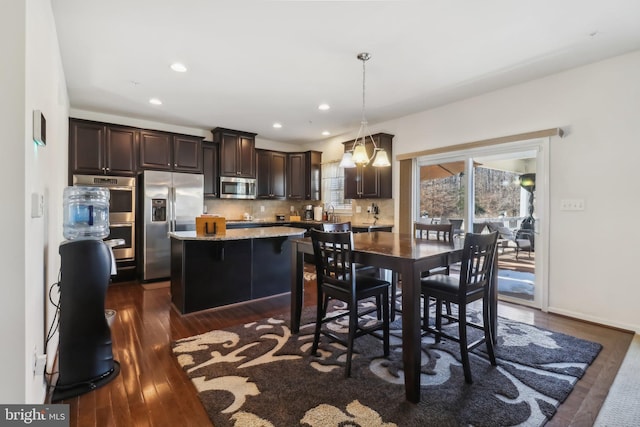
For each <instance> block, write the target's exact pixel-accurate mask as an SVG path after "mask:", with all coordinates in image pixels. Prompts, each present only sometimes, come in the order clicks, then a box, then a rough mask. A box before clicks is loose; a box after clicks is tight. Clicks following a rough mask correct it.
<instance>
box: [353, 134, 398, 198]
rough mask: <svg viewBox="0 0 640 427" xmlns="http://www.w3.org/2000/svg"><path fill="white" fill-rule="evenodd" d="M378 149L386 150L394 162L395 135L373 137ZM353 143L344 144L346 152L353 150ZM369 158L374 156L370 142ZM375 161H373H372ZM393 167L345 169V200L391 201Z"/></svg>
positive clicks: (368, 144) (369, 142)
mask: <svg viewBox="0 0 640 427" xmlns="http://www.w3.org/2000/svg"><path fill="white" fill-rule="evenodd" d="M372 137H373V140H374V141H375V143H376V145H377V146H378V148H384V150H385V151H386V152H387V156H388V157H389V160H390V161H391V160H392V151H391V148H392V140H393V135H389V134H386V133H378V134H375V135H372ZM352 146H353V141H348V142H345V143H344V148H345V151H347V150H351V147H352ZM365 148H366V149H367V154H368V155H369V157H371V156H372V155H373V151H374V150H373V144H372V143H371V141H370V140H368V141H367V142H366V143H365ZM372 161H373V159H372ZM391 180H392V166H387V167H374V166H372V165H371V163H369V165H367V166H357V167H355V168H345V170H344V197H345V199H390V198H391V197H392V185H391V184H392V183H391Z"/></svg>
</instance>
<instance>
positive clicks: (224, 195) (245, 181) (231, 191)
mask: <svg viewBox="0 0 640 427" xmlns="http://www.w3.org/2000/svg"><path fill="white" fill-rule="evenodd" d="M220 198H221V199H255V198H256V180H255V179H254V178H234V177H228V176H221V177H220Z"/></svg>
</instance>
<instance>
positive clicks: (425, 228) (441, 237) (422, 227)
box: [391, 220, 453, 321]
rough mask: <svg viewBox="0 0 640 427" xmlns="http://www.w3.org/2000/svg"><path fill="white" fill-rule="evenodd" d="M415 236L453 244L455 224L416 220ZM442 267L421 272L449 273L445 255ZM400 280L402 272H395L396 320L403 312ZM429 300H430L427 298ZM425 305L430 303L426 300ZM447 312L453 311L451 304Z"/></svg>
mask: <svg viewBox="0 0 640 427" xmlns="http://www.w3.org/2000/svg"><path fill="white" fill-rule="evenodd" d="M413 237H414V238H416V239H421V240H431V241H437V242H445V243H448V244H450V245H451V246H453V224H440V223H437V224H436V223H433V220H432V222H431V223H426V222H420V221H416V222H414V223H413ZM441 265H442V267H436V268H434V269H431V270H429V271H423V272H422V273H421V275H422V277H425V276H428V275H430V274H449V272H450V270H449V262H448V259H447V258H446V257H445V258H443V259H442V262H441ZM399 281H400V274H399V273H397V272H394V273H393V276H392V280H391V320H392V321H393V320H395V318H396V313H397V312H400V313H401V312H402V310H401V309H400V308H398V301H397V298H398V296H399V295H398V294H397V292H398V282H399ZM425 301H428V300H425ZM424 305H425V306H428V304H427V303H426V302H425V303H424ZM447 313H451V304H447Z"/></svg>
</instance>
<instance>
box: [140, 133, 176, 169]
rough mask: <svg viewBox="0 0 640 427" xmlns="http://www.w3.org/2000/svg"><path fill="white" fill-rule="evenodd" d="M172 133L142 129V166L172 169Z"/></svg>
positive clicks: (145, 167) (144, 167)
mask: <svg viewBox="0 0 640 427" xmlns="http://www.w3.org/2000/svg"><path fill="white" fill-rule="evenodd" d="M171 148H172V140H171V134H169V133H164V132H156V131H152V130H142V131H140V168H141V169H156V170H166V171H170V170H171V161H172V159H171V151H172V149H171Z"/></svg>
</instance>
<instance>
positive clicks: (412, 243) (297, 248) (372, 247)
mask: <svg viewBox="0 0 640 427" xmlns="http://www.w3.org/2000/svg"><path fill="white" fill-rule="evenodd" d="M461 243H462V239H454V242H453V243H446V242H438V241H433V240H431V241H428V240H424V239H416V238H415V236H413V235H412V234H411V233H407V234H404V233H395V232H387V231H373V232H368V233H354V234H353V245H354V247H353V257H354V260H353V261H354V262H357V263H359V264H365V265H371V266H375V267H378V268H380V269H384V270H391V271H392V272H394V273H399V275H400V277H401V282H402V284H401V287H402V363H403V370H404V384H405V393H406V399H407V400H408V401H410V402H414V403H417V402H419V401H420V364H421V359H422V355H421V353H422V349H421V335H422V327H421V315H422V310H421V309H420V299H421V298H420V277H421V273H422V272H425V271H428V270H431V269H433V268H437V267H441V266H445V265H450V264H453V263H455V262H458V261H460V259H461V257H462V244H461ZM291 244H292V248H291V249H292V250H291V257H292V269H291V321H290V322H291V325H290V326H291V330H292V332H293V333H298V332H299V330H300V317H301V314H302V306H303V295H304V262H305V257H307V258H308V257H309V254H311V256H312V255H313V246H312V243H311V238H310V237H305V238H295V239H292V240H291ZM494 265H495V264H494ZM491 282H492V286H490V293H491V295H490V301H491V303H490V304H489V305H490V311H491V312H490V319H491V320H490V321H491V329H492V331H493V332H494V334H493V336H494V337H496V334H495V331H496V327H497V291H496V286H495V282H496V280H495V278H492V280H491ZM394 303H395V302H394Z"/></svg>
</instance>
